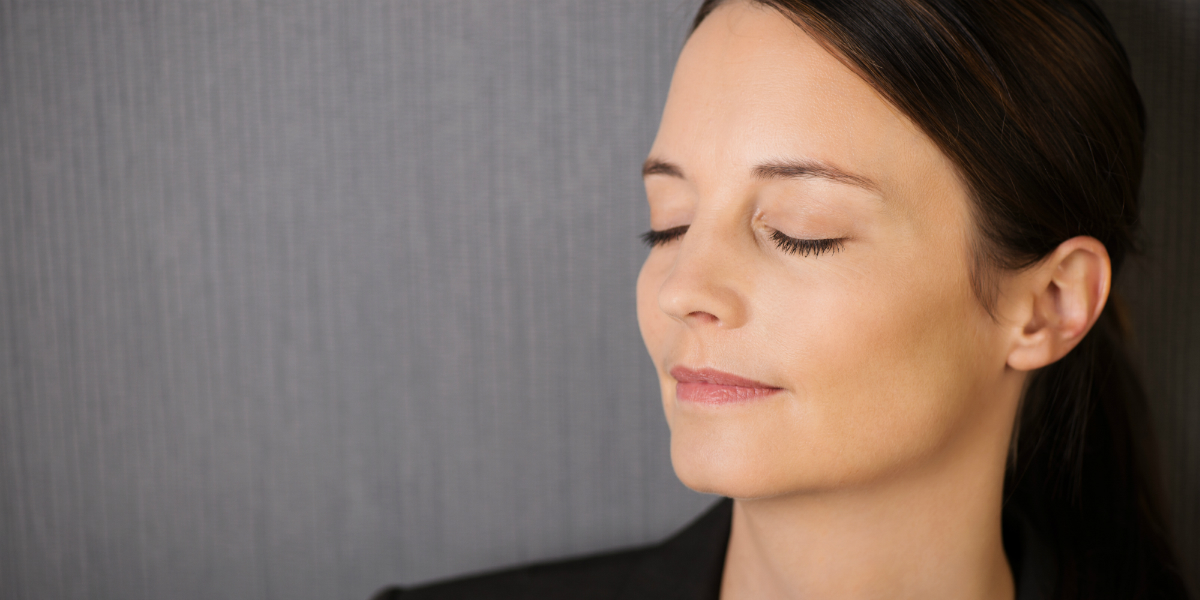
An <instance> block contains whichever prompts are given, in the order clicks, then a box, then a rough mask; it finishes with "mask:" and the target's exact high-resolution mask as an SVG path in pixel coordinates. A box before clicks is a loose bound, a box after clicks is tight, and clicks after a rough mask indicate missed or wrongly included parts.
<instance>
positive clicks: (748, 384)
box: [670, 366, 782, 404]
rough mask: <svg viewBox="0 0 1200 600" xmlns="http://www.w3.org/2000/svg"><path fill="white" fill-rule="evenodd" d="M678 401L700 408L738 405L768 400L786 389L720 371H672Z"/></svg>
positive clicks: (681, 367) (684, 369)
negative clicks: (766, 398) (699, 406)
mask: <svg viewBox="0 0 1200 600" xmlns="http://www.w3.org/2000/svg"><path fill="white" fill-rule="evenodd" d="M670 373H671V377H674V378H675V381H676V383H675V397H676V398H677V399H679V400H681V401H683V402H694V403H696V404H735V403H742V402H749V401H752V400H757V399H759V398H765V397H767V396H770V395H772V394H774V393H775V392H778V391H779V390H781V389H782V388H777V387H775V386H770V385H767V384H765V383H762V382H759V381H754V380H753V379H747V378H745V377H742V376H739V375H734V374H733V373H726V372H724V371H718V370H716V369H708V368H705V369H689V368H687V367H683V366H677V367H674V368H672V369H671V371H670Z"/></svg>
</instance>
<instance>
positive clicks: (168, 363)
mask: <svg viewBox="0 0 1200 600" xmlns="http://www.w3.org/2000/svg"><path fill="white" fill-rule="evenodd" d="M1104 4H1105V5H1106V8H1108V9H1109V11H1110V14H1111V16H1112V17H1113V20H1114V21H1115V22H1116V24H1117V27H1118V29H1119V30H1120V33H1121V34H1122V36H1123V37H1124V39H1125V40H1126V42H1127V44H1128V48H1129V51H1130V53H1131V55H1132V57H1133V61H1134V64H1135V66H1136V69H1137V75H1138V78H1139V81H1140V82H1141V85H1142V89H1143V91H1144V93H1145V95H1146V99H1147V102H1148V105H1149V109H1150V111H1151V115H1152V117H1153V120H1152V132H1151V148H1150V163H1149V168H1148V179H1147V184H1146V192H1147V200H1146V211H1145V215H1146V229H1147V235H1146V237H1147V241H1148V245H1149V249H1150V253H1149V256H1148V258H1147V259H1145V260H1143V261H1141V262H1140V263H1138V264H1136V265H1134V269H1133V271H1132V272H1130V273H1129V277H1127V278H1126V280H1125V282H1124V283H1123V288H1124V289H1125V291H1126V293H1127V295H1128V296H1129V297H1130V300H1131V302H1132V304H1133V307H1134V310H1135V315H1136V318H1137V321H1138V323H1139V325H1140V327H1141V332H1142V345H1143V348H1142V349H1143V356H1144V361H1145V363H1146V368H1147V372H1148V375H1149V380H1150V388H1151V390H1152V392H1153V394H1154V399H1155V402H1156V406H1155V409H1156V411H1157V413H1156V417H1157V421H1158V423H1159V425H1160V428H1161V433H1162V437H1163V448H1164V450H1165V453H1166V456H1167V462H1168V465H1169V467H1170V471H1169V473H1170V480H1169V485H1170V491H1171V495H1172V498H1173V499H1174V501H1175V503H1176V506H1177V511H1176V531H1177V532H1178V534H1179V536H1180V537H1181V538H1182V541H1183V543H1182V546H1183V547H1184V550H1185V551H1186V555H1187V557H1188V561H1189V562H1188V564H1189V565H1190V567H1191V568H1192V569H1193V570H1195V569H1197V568H1200V562H1198V561H1200V543H1198V540H1200V511H1198V509H1197V508H1196V507H1197V506H1200V442H1198V441H1197V433H1198V432H1200V403H1198V402H1197V400H1200V311H1198V310H1197V308H1196V307H1198V306H1200V283H1198V282H1200V258H1198V257H1200V248H1198V242H1197V237H1198V236H1197V232H1198V231H1200V211H1198V209H1197V194H1198V193H1200V175H1198V173H1200V168H1198V167H1200V124H1198V122H1197V121H1198V111H1197V106H1200V81H1198V79H1200V75H1198V71H1200V67H1198V66H1197V58H1198V57H1200V47H1198V40H1200V1H1197V0H1109V1H1107V2H1105V3H1104ZM693 8H694V6H693V3H692V2H690V1H684V0H659V1H657V2H645V1H644V0H619V1H614V0H605V1H604V2H596V1H594V0H571V1H569V0H536V1H535V0H476V1H466V0H410V1H406V2H399V1H393V2H387V1H384V0H336V1H328V2H317V1H315V0H287V1H285V0H274V1H262V2H250V1H246V0H212V1H203V2H202V1H199V0H195V1H187V2H184V1H179V0H175V1H160V0H145V1H133V0H112V1H107V2H103V1H94V2H81V1H67V0H55V1H50V0H40V1H33V0H30V1H21V0H0V597H4V598H13V599H38V600H43V599H57V598H113V599H136V598H177V599H183V600H186V599H189V598H195V599H200V598H291V599H309V598H311V599H318V598H356V597H358V598H362V597H365V596H367V595H368V594H369V593H370V592H371V591H373V590H374V589H376V588H377V587H379V586H381V585H383V584H385V583H389V582H416V581H422V580H428V579H431V578H436V577H441V576H446V575H450V574H453V573H459V572H463V571H468V570H475V569H481V568H486V567H492V566H497V565H503V564H509V563H514V562H518V561H526V560H532V559H538V558H544V557H551V556H561V555H564V554H568V553H579V552H585V551H590V550H595V549H600V548H609V547H615V546H620V545H625V544H630V543H635V542H640V541H645V540H651V539H654V538H657V537H660V536H662V535H664V534H666V533H667V532H669V531H670V530H672V529H673V528H675V527H677V526H678V525H680V524H682V523H683V522H685V521H686V520H687V519H689V518H690V517H691V516H692V515H694V514H696V513H697V512H699V511H700V510H701V509H702V507H703V506H705V505H706V504H707V503H708V502H710V501H711V500H710V499H709V498H706V497H703V496H699V495H696V494H693V493H691V492H688V491H687V490H685V489H684V488H682V486H680V485H679V484H678V483H677V482H676V481H675V479H674V476H673V475H672V473H671V468H670V464H669V459H668V456H667V445H666V442H667V439H666V428H665V425H664V423H663V419H662V416H661V414H660V409H659V406H658V400H657V391H656V386H655V382H654V376H653V373H652V371H651V370H650V365H649V361H648V359H647V358H646V357H645V354H644V350H643V349H642V347H641V342H640V338H639V336H638V332H637V326H636V323H635V319H634V302H633V282H634V278H635V275H636V271H637V268H638V266H639V264H640V262H641V259H642V257H643V253H644V250H642V249H641V248H640V247H639V245H638V244H637V242H636V240H635V237H636V235H637V233H639V232H640V231H641V230H642V229H644V228H645V226H646V214H645V209H644V207H643V202H644V201H643V198H642V193H641V189H640V182H639V175H638V167H639V163H640V161H641V159H642V158H643V157H644V155H645V152H646V150H647V149H648V147H649V144H650V141H651V139H652V137H653V133H654V130H655V127H656V124H657V118H658V113H659V110H660V108H661V104H662V101H663V99H664V96H665V91H666V86H667V84H668V80H669V76H670V70H671V66H672V63H673V60H674V55H675V53H676V51H677V50H678V48H679V46H680V44H681V41H682V37H683V34H684V32H685V30H686V28H687V24H688V21H689V19H690V16H691V15H690V13H691V11H692V10H693Z"/></svg>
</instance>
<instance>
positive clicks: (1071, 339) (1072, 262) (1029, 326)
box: [1008, 236, 1112, 371]
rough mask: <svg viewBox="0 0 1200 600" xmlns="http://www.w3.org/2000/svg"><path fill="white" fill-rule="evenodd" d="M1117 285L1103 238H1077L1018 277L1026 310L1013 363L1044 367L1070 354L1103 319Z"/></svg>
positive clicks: (1010, 363) (1011, 358)
mask: <svg viewBox="0 0 1200 600" xmlns="http://www.w3.org/2000/svg"><path fill="white" fill-rule="evenodd" d="M1111 285H1112V263H1111V261H1110V260H1109V257H1108V251H1107V250H1106V249H1105V248H1104V244H1101V243H1100V241H1099V240H1097V239H1096V238H1093V237H1088V236H1079V237H1074V238H1071V239H1069V240H1067V241H1065V242H1063V243H1062V244H1060V245H1059V246H1058V248H1057V249H1055V251H1054V252H1052V253H1050V255H1048V256H1047V257H1046V258H1045V259H1043V260H1042V261H1041V262H1039V263H1037V264H1036V265H1034V266H1032V267H1030V268H1029V269H1028V270H1026V271H1023V272H1022V273H1020V274H1019V275H1018V276H1017V277H1015V278H1014V280H1013V281H1012V286H1013V287H1014V288H1015V289H1014V290H1012V291H1014V292H1016V294H1015V295H1013V297H1015V298H1017V299H1018V301H1017V303H1018V304H1020V305H1021V306H1018V307H1016V309H1017V310H1016V313H1017V314H1019V315H1020V317H1019V318H1018V321H1017V322H1016V323H1014V325H1015V326H1014V328H1013V336H1014V339H1013V342H1014V343H1013V346H1012V350H1011V351H1010V353H1009V356H1008V366H1009V367H1012V368H1013V369H1017V370H1020V371H1032V370H1034V369H1039V368H1041V367H1044V366H1046V365H1048V364H1050V363H1053V362H1054V361H1057V360H1058V359H1060V358H1062V357H1063V356H1065V355H1066V354H1067V353H1068V352H1070V351H1071V349H1073V348H1074V347H1075V345H1076V344H1078V343H1079V342H1080V340H1082V339H1083V337H1084V336H1085V335H1087V333H1088V331H1090V330H1091V328H1092V326H1093V325H1095V323H1096V320H1097V319H1099V318H1100V313H1101V311H1103V310H1104V304H1105V302H1106V301H1107V300H1108V292H1109V289H1110V287H1111Z"/></svg>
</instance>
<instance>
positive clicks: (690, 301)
mask: <svg viewBox="0 0 1200 600" xmlns="http://www.w3.org/2000/svg"><path fill="white" fill-rule="evenodd" d="M1142 135H1143V115H1142V108H1141V103H1140V99H1139V97H1138V94H1137V91H1136V89H1135V87H1134V85H1133V82H1132V80H1131V78H1130V75H1129V67H1128V63H1127V60H1126V58H1125V56H1124V53H1123V51H1122V49H1121V47H1120V45H1119V43H1118V42H1117V41H1116V39H1115V37H1114V35H1113V33H1112V31H1111V29H1110V27H1109V25H1108V24H1107V22H1106V21H1105V20H1104V18H1103V17H1102V15H1101V14H1100V12H1099V11H1098V10H1097V9H1096V8H1095V7H1094V6H1092V5H1091V4H1090V2H1088V1H1087V0H1072V1H1067V0H1007V1H1000V0H993V1H981V0H873V1H866V0H861V1H845V0H843V1H834V0H757V1H749V0H726V1H721V0H707V1H705V2H704V4H703V5H702V6H701V8H700V11H699V14H698V15H697V18H696V25H695V29H694V31H693V33H692V35H691V37H690V39H689V41H688V43H687V45H686V46H685V48H684V50H683V52H682V54H681V56H680V58H679V63H678V65H677V67H676V72H675V76H674V79H673V81H672V84H671V91H670V94H669V96H668V100H667V105H666V108H665V109H664V114H663V119H662V124H661V126H660V130H659V133H658V137H657V139H656V141H655V143H654V145H653V148H652V149H651V152H650V158H649V160H647V161H646V164H645V168H644V175H645V180H646V190H647V197H648V199H649V203H650V213H651V217H650V220H651V223H650V225H651V228H652V229H651V231H650V232H649V233H647V234H646V236H645V239H646V241H647V242H648V243H649V244H650V245H651V246H652V250H651V252H650V255H649V257H648V258H647V260H646V263H645V265H644V266H643V269H642V272H641V275H640V277H639V280H638V286H637V297H638V320H639V324H640V326H641V329H642V334H643V338H644V340H645V342H646V346H647V348H648V350H649V352H650V356H651V358H652V359H653V361H654V364H655V367H656V368H657V371H658V374H659V378H660V382H661V387H662V399H663V406H664V409H665V412H666V416H667V421H668V423H669V425H670V428H671V457H672V461H673V464H674V467H675V470H676V473H677V474H678V476H679V477H680V479H681V480H682V481H683V482H684V483H685V484H686V485H688V486H689V487H691V488H693V489H695V490H698V491H702V492H708V493H714V494H719V495H722V496H727V497H729V498H732V499H733V500H732V501H725V502H722V503H720V504H718V506H717V507H715V508H714V509H713V510H712V511H710V512H709V513H708V514H707V515H705V516H704V517H702V518H701V519H700V520H699V521H697V522H696V523H695V524H693V525H692V526H691V527H689V528H688V529H687V530H685V531H684V532H683V533H681V534H679V535H678V536H677V537H675V538H673V539H671V540H668V541H667V542H665V543H664V544H662V545H659V546H655V547H652V548H644V549H639V550H634V551H627V552H620V553H616V554H610V555H605V556H600V557H592V558H587V559H581V560H575V561H569V562H561V563H553V564H547V565H540V566H534V567H527V568H524V569H519V570H513V571H508V572H504V573H498V574H492V575H486V576H482V577H476V578H473V579H468V580H462V581H457V582H450V583H445V584H441V585H435V586H431V587H426V588H422V589H417V590H411V591H408V592H404V591H402V590H398V589H395V590H390V591H387V592H384V593H383V594H381V597H401V596H402V597H405V598H409V597H412V598H718V597H719V598H721V599H723V600H730V599H741V598H756V599H767V598H977V599H985V598H986V599H997V600H999V599H1010V598H1014V597H1015V598H1018V599H1020V600H1030V599H1033V598H1064V599H1065V598H1151V597H1153V598H1183V597H1185V596H1186V592H1185V591H1184V588H1183V585H1182V583H1181V580H1180V577H1179V575H1178V573H1177V570H1176V566H1175V565H1176V563H1175V559H1174V557H1173V556H1172V554H1171V551H1170V547H1169V545H1168V541H1167V535H1166V530H1165V526H1164V518H1163V511H1162V509H1161V507H1160V502H1159V495H1158V488H1157V486H1158V483H1157V478H1156V475H1155V461H1154V457H1153V456H1150V455H1149V453H1148V451H1147V449H1148V448H1149V447H1150V444H1149V443H1148V440H1147V434H1146V431H1145V429H1146V428H1145V423H1146V417H1145V414H1144V411H1145V406H1144V404H1145V403H1144V399H1143V397H1142V393H1141V389H1140V387H1139V384H1138V383H1137V380H1136V378H1135V377H1134V375H1133V372H1132V369H1131V368H1130V364H1129V361H1128V359H1127V357H1126V356H1125V352H1124V348H1123V346H1124V342H1123V341H1122V330H1123V327H1122V323H1121V320H1120V313H1119V306H1117V305H1116V303H1115V302H1113V301H1112V299H1110V298H1109V292H1110V289H1111V283H1112V278H1113V274H1114V272H1115V271H1116V270H1117V269H1118V268H1119V267H1120V265H1121V263H1122V260H1123V258H1124V256H1125V255H1126V253H1127V252H1128V251H1129V250H1130V249H1131V246H1132V240H1133V231H1134V226H1135V224H1136V220H1137V190H1138V186H1139V180H1140V176H1141V164H1142V156H1141V153H1142Z"/></svg>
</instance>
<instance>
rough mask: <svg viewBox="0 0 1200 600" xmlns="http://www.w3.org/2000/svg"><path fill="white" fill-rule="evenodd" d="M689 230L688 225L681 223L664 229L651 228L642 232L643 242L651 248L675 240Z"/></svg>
mask: <svg viewBox="0 0 1200 600" xmlns="http://www.w3.org/2000/svg"><path fill="white" fill-rule="evenodd" d="M687 230H688V226H687V225H680V226H679V227H672V228H670V229H664V230H662V231H655V230H653V229H651V230H650V231H647V232H646V233H643V234H642V242H644V243H645V244H646V245H647V246H650V247H651V248H653V247H655V246H661V245H663V244H666V243H667V242H673V241H675V240H676V239H678V238H679V237H680V236H682V235H683V234H685V233H687Z"/></svg>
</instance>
